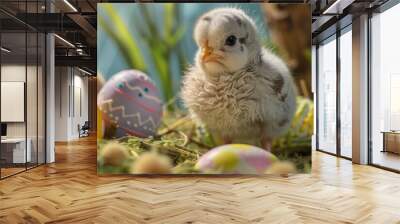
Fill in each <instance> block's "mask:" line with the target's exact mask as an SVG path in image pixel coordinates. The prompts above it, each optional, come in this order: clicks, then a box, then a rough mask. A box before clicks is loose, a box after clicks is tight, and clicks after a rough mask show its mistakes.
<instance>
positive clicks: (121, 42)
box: [97, 3, 268, 101]
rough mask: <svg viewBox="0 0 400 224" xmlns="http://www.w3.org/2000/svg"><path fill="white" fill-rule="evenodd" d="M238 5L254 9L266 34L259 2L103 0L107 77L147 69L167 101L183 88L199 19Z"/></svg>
mask: <svg viewBox="0 0 400 224" xmlns="http://www.w3.org/2000/svg"><path fill="white" fill-rule="evenodd" d="M219 7H235V8H240V9H242V10H244V11H245V12H246V13H247V14H248V15H250V16H251V17H252V18H253V19H254V21H255V22H256V25H257V27H258V31H259V34H260V37H261V39H262V40H264V41H266V42H267V40H268V29H267V27H266V24H265V22H264V21H265V18H264V14H263V11H262V9H261V8H260V5H259V3H251V4H249V3H244V4H241V3H238V4H233V3H202V4H199V3H184V4H174V3H145V4H139V3H137V4H132V3H103V4H99V5H98V24H99V25H98V31H97V36H98V39H97V41H98V43H97V47H98V53H97V54H98V60H97V61H98V65H97V69H98V71H99V74H101V75H102V76H103V77H104V79H105V80H107V79H109V78H110V77H111V76H112V75H114V74H115V73H117V72H119V71H121V70H124V69H131V68H134V69H139V70H142V71H144V72H145V73H147V74H148V75H149V76H150V77H151V78H152V79H153V80H154V82H155V83H156V85H157V86H158V87H159V88H160V91H161V92H162V95H163V99H164V101H168V100H171V99H172V98H174V96H175V95H176V93H178V92H179V88H180V78H181V77H182V75H183V71H184V69H185V68H186V67H187V66H188V64H191V63H193V58H194V55H195V53H196V50H197V46H196V44H195V42H194V40H193V28H194V25H195V22H196V21H197V19H198V18H199V16H201V15H202V14H203V13H205V12H207V11H209V10H211V9H214V8H219Z"/></svg>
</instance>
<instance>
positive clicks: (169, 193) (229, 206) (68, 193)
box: [0, 138, 400, 224]
mask: <svg viewBox="0 0 400 224" xmlns="http://www.w3.org/2000/svg"><path fill="white" fill-rule="evenodd" d="M0 223H12V224H13V223H172V224H176V223H213V224H214V223H373V224H380V223H382V224H386V223H400V175H398V174H395V173H390V172H387V171H383V170H380V169H377V168H373V167H368V166H358V165H352V164H351V163H350V162H349V161H347V160H343V159H337V158H335V157H333V156H330V155H326V154H323V153H319V152H315V153H314V154H313V171H312V174H311V175H307V174H300V175H294V176H290V177H289V178H282V177H272V176H265V177H222V178H221V177H218V178H216V177H213V178H210V177H162V178H160V177H158V178H149V177H132V176H130V177H127V176H113V177H98V176H97V175H96V147H95V139H94V138H86V139H85V140H82V141H79V142H74V143H71V144H68V145H58V146H57V162H56V163H55V164H51V165H47V166H42V167H39V168H36V169H34V170H30V171H28V172H26V173H22V174H20V175H17V176H14V177H11V178H8V179H5V180H3V181H0Z"/></svg>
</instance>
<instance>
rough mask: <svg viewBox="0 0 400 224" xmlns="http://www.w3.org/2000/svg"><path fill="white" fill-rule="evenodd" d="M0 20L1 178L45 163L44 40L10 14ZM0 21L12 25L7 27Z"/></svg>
mask: <svg viewBox="0 0 400 224" xmlns="http://www.w3.org/2000/svg"><path fill="white" fill-rule="evenodd" d="M1 4H3V3H0V6H1ZM35 4H36V2H35ZM37 4H38V3H37ZM18 6H19V7H20V8H21V9H24V8H25V10H24V11H25V12H35V10H39V8H38V5H32V2H30V3H29V5H27V4H26V2H22V1H21V2H19V3H18ZM28 6H29V7H28ZM35 6H36V7H35ZM0 19H1V20H0V21H1V22H0V46H1V57H0V66H1V69H0V81H1V86H0V90H1V91H0V92H1V97H0V102H1V105H0V111H1V114H0V121H1V122H0V123H1V144H0V178H1V179H3V178H6V177H8V176H11V175H14V174H16V173H19V172H23V171H25V170H27V169H30V168H33V167H36V166H38V165H40V164H43V163H45V156H46V155H45V154H46V153H45V89H46V88H45V58H46V53H45V41H46V40H45V35H44V34H43V33H41V32H39V31H37V30H35V29H34V28H32V27H30V26H29V25H27V24H24V23H23V22H20V21H18V20H16V18H13V16H12V15H10V14H7V13H4V12H3V11H1V12H0ZM3 21H8V23H10V21H11V22H12V23H15V24H13V26H9V24H6V23H5V22H3ZM11 28H12V29H11Z"/></svg>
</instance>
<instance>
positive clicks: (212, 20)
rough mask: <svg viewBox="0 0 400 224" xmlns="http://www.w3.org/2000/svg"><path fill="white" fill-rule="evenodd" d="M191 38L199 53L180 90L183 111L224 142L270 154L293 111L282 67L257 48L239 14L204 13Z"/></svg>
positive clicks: (226, 10) (290, 88)
mask: <svg viewBox="0 0 400 224" xmlns="http://www.w3.org/2000/svg"><path fill="white" fill-rule="evenodd" d="M194 39H195V41H196V44H197V46H198V47H199V50H198V51H197V54H196V58H195V64H194V65H193V66H192V67H190V68H189V69H188V71H187V73H186V75H185V77H184V80H183V87H182V99H183V101H184V103H185V105H186V107H187V108H188V110H189V112H190V113H191V114H192V115H193V117H194V118H196V119H198V120H200V121H201V122H202V123H203V124H205V126H206V127H207V129H208V130H209V131H210V132H211V133H212V134H213V135H217V136H219V137H220V138H222V139H224V141H225V143H231V142H241V143H244V142H252V143H253V142H255V141H257V142H255V143H254V144H257V143H258V144H260V143H261V145H262V146H263V147H264V148H265V149H267V150H270V149H271V142H272V139H273V138H274V137H277V136H279V135H281V134H283V133H284V132H285V131H286V130H287V129H288V128H289V126H290V123H291V120H292V117H293V115H294V112H295V109H296V88H295V84H294V82H293V80H292V77H291V74H290V72H289V69H288V68H287V66H286V64H285V63H284V62H283V61H282V60H281V59H280V58H279V57H277V56H276V55H274V54H272V53H271V52H270V51H269V50H267V49H265V48H263V47H262V46H261V44H260V41H259V39H258V38H257V31H256V26H255V24H254V22H253V21H252V19H251V18H250V17H249V16H247V15H246V14H245V13H244V12H243V11H242V10H240V9H234V8H219V9H214V10H212V11H209V12H207V13H205V14H204V15H202V16H201V17H200V18H199V20H198V21H197V24H196V26H195V29H194Z"/></svg>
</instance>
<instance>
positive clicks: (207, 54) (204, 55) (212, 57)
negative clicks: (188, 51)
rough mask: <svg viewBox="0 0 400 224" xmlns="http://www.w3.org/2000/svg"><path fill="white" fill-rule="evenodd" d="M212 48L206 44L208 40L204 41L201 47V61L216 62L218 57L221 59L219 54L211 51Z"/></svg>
mask: <svg viewBox="0 0 400 224" xmlns="http://www.w3.org/2000/svg"><path fill="white" fill-rule="evenodd" d="M213 51H214V49H213V48H212V47H210V46H209V45H208V41H206V43H205V45H204V47H203V48H202V49H201V60H202V61H203V62H210V61H215V62H218V60H219V59H222V57H221V56H219V55H217V54H214V53H213Z"/></svg>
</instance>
